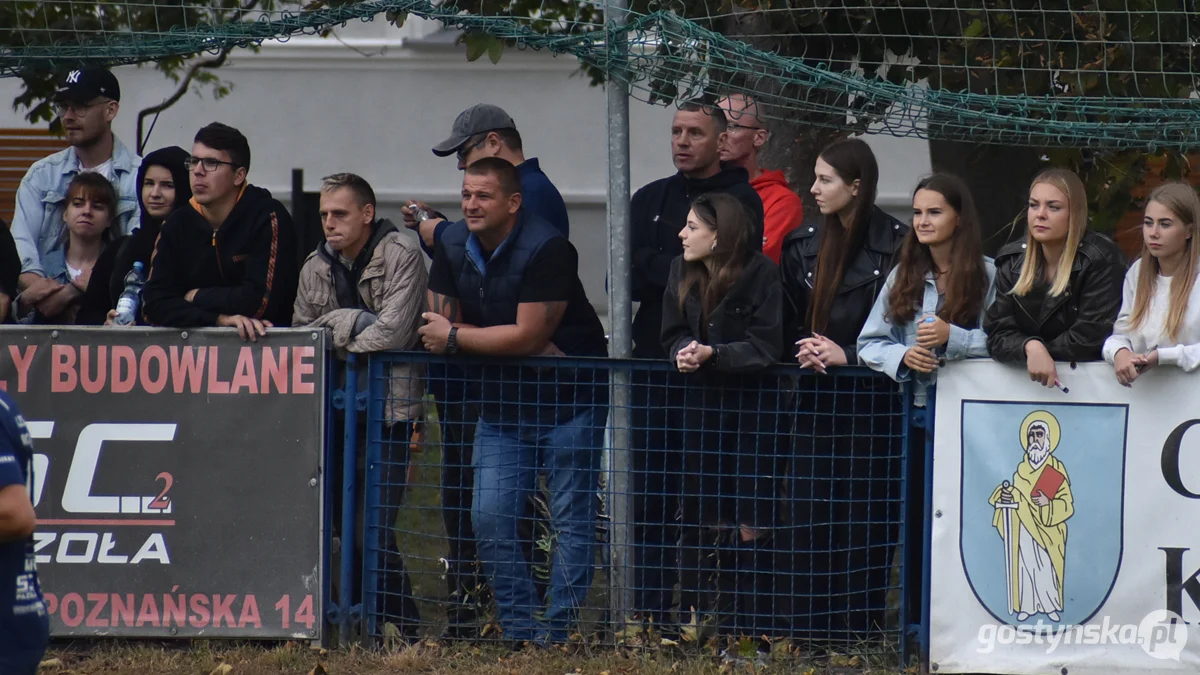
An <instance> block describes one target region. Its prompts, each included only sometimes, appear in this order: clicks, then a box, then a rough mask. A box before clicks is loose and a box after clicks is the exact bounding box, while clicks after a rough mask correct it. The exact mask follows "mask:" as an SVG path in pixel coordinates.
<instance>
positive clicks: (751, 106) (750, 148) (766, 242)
mask: <svg viewBox="0 0 1200 675" xmlns="http://www.w3.org/2000/svg"><path fill="white" fill-rule="evenodd" d="M717 105H718V106H720V108H721V109H722V110H724V111H725V115H726V117H728V118H729V125H728V130H727V131H726V134H725V143H724V144H723V145H722V147H721V161H722V162H729V163H730V164H734V165H737V166H740V167H742V168H743V169H745V170H746V171H747V172H748V173H749V174H750V185H752V186H753V187H754V189H755V190H756V191H757V192H758V196H759V198H760V199H762V203H763V212H764V221H765V222H764V229H763V253H765V254H767V257H769V258H770V259H771V260H774V261H775V264H779V254H780V253H781V252H782V251H783V238H784V236H786V235H787V233H788V232H791V231H792V230H794V229H796V228H797V227H799V226H800V220H801V218H802V216H803V209H802V207H801V204H800V197H798V196H796V193H795V192H793V191H792V188H791V187H789V186H788V182H787V178H786V177H785V176H784V175H783V172H782V171H766V170H764V169H763V168H762V167H760V166H759V165H758V149H759V148H761V147H762V146H763V145H765V144H766V142H767V138H768V137H769V136H770V132H769V131H767V128H766V127H765V126H764V125H763V120H762V118H761V117H759V110H758V103H757V102H756V101H755V100H754V99H753V98H750V97H749V96H746V95H745V94H732V95H730V96H728V97H727V98H723V99H721V100H720V101H718V102H717Z"/></svg>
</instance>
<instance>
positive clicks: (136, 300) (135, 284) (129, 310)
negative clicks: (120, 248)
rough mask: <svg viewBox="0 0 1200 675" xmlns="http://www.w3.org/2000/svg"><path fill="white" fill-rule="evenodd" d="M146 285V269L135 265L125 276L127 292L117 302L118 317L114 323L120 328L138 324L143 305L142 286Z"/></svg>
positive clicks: (139, 264)
mask: <svg viewBox="0 0 1200 675" xmlns="http://www.w3.org/2000/svg"><path fill="white" fill-rule="evenodd" d="M144 285H146V267H145V265H143V264H142V263H140V262H135V263H133V269H131V270H129V274H126V275H125V290H124V291H121V297H120V299H119V300H117V316H116V317H114V318H113V323H115V324H117V325H118V326H132V325H134V324H136V323H137V311H138V307H139V306H141V304H142V286H144Z"/></svg>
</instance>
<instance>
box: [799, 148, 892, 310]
mask: <svg viewBox="0 0 1200 675" xmlns="http://www.w3.org/2000/svg"><path fill="white" fill-rule="evenodd" d="M820 159H822V160H825V163H826V164H828V165H829V166H832V167H833V170H834V171H836V172H837V174H838V177H839V178H841V179H842V181H843V182H845V183H846V184H847V185H849V184H850V183H853V182H854V181H856V180H857V181H859V186H858V196H857V197H855V198H854V202H853V205H854V211H853V217H852V220H851V222H850V227H849V229H847V228H846V227H844V226H843V225H842V220H841V218H840V217H839V216H838V214H836V213H831V214H829V215H827V216H825V224H824V226H823V227H822V228H821V245H820V248H819V249H818V250H817V269H816V279H815V280H814V283H813V292H812V299H811V301H810V302H809V303H808V327H809V329H810V330H812V331H813V332H815V333H821V332H824V331H825V327H826V326H825V324H826V323H828V322H829V310H830V309H831V308H832V307H833V300H834V298H835V297H836V296H837V292H838V287H839V286H841V285H842V275H843V273H844V272H845V269H846V265H847V264H849V262H850V261H851V260H853V259H854V256H856V255H858V252H859V250H861V249H862V246H863V242H865V241H866V238H867V230H868V228H869V225H870V221H871V212H872V211H873V210H874V208H875V191H876V189H877V186H878V184H879V164H878V163H877V162H876V161H875V153H873V152H871V146H869V145H867V144H866V143H865V142H864V141H862V140H860V139H857V138H843V139H840V140H836V141H834V142H833V143H830V144H829V145H827V146H825V149H824V150H822V151H821V154H820Z"/></svg>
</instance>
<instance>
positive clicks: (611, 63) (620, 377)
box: [604, 0, 634, 635]
mask: <svg viewBox="0 0 1200 675" xmlns="http://www.w3.org/2000/svg"><path fill="white" fill-rule="evenodd" d="M604 15H605V16H604V18H605V22H606V24H607V25H608V29H609V34H608V44H607V46H608V78H607V80H608V81H607V83H606V84H605V89H606V94H607V96H608V251H609V258H608V283H609V289H610V290H609V305H608V306H609V312H608V318H609V324H610V331H609V335H610V336H611V340H610V342H609V347H610V350H611V356H612V358H614V359H628V358H630V357H631V356H632V354H633V336H632V328H633V305H632V300H631V297H630V262H631V255H630V250H629V85H628V83H627V82H626V80H625V79H624V76H625V72H624V71H625V64H626V59H627V53H626V50H627V49H628V44H627V41H626V33H625V30H624V25H625V22H626V17H627V15H628V9H627V5H626V0H607V1H606V3H605V9H604ZM612 375H613V395H612V450H611V452H610V453H609V458H610V466H609V472H610V473H609V480H608V489H609V504H610V505H611V506H612V530H611V533H612V539H611V541H610V542H609V545H610V547H611V557H610V561H611V562H610V564H611V569H610V572H609V584H610V587H611V588H610V593H609V602H610V610H611V611H610V616H611V620H612V622H613V629H614V634H616V635H620V634H622V632H623V631H624V629H625V623H626V621H627V620H628V619H629V618H630V613H631V611H632V609H633V529H634V528H633V491H632V489H631V488H632V481H631V480H630V466H631V461H630V459H631V458H630V450H629V442H630V417H631V415H630V397H629V379H630V370H629V368H628V367H621V366H618V367H616V368H614V369H613V371H612Z"/></svg>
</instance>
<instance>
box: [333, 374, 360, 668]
mask: <svg viewBox="0 0 1200 675" xmlns="http://www.w3.org/2000/svg"><path fill="white" fill-rule="evenodd" d="M345 413H346V415H345V419H346V428H345V432H344V434H343V436H342V441H343V443H342V530H341V533H340V534H341V537H342V542H341V543H342V551H341V553H342V562H341V578H340V580H339V581H340V588H339V589H338V590H339V593H338V596H339V597H338V600H339V603H338V604H339V608H340V609H341V615H340V617H341V621H340V622H339V626H338V629H339V630H338V642H340V643H341V645H342V646H343V647H347V646H349V645H350V632H351V630H350V629H351V626H352V625H353V623H354V617H353V614H352V611H351V610H352V609H353V607H354V604H355V603H354V593H353V588H352V586H353V585H354V566H355V559H354V558H355V556H354V534H355V533H354V516H355V515H356V512H357V511H358V490H357V488H358V482H357V481H358V476H357V474H358V462H357V459H358V364H357V363H356V359H355V355H354V354H350V355H348V356H347V358H346V411H345Z"/></svg>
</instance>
